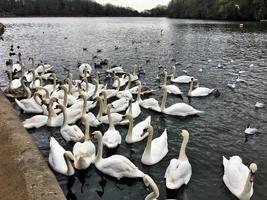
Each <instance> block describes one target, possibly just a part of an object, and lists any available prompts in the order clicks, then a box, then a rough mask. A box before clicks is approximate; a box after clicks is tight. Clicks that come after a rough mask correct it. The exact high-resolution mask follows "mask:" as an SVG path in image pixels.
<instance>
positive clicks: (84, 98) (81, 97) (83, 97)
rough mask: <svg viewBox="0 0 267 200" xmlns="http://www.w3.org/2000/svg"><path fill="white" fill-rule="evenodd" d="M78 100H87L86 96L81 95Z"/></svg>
mask: <svg viewBox="0 0 267 200" xmlns="http://www.w3.org/2000/svg"><path fill="white" fill-rule="evenodd" d="M78 99H83V100H85V101H86V100H87V99H86V96H85V95H83V94H80V95H79V96H78Z"/></svg>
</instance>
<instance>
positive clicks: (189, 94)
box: [188, 81, 193, 96]
mask: <svg viewBox="0 0 267 200" xmlns="http://www.w3.org/2000/svg"><path fill="white" fill-rule="evenodd" d="M192 90H193V81H191V82H190V87H189V91H188V96H191V93H192Z"/></svg>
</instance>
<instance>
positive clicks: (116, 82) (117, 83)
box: [112, 74, 128, 88]
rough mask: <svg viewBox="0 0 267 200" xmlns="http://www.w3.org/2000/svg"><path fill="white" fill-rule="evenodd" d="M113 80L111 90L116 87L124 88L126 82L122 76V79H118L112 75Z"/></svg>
mask: <svg viewBox="0 0 267 200" xmlns="http://www.w3.org/2000/svg"><path fill="white" fill-rule="evenodd" d="M115 78H116V79H115ZM113 80H114V81H113V83H112V87H113V88H117V87H118V86H120V87H122V86H125V85H126V83H127V82H128V80H126V79H125V78H124V75H122V77H121V78H119V77H118V76H116V75H115V74H113Z"/></svg>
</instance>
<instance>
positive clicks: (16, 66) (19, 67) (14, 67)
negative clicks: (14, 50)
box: [12, 61, 22, 73]
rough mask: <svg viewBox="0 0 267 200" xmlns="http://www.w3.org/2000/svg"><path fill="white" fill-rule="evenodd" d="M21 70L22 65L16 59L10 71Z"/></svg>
mask: <svg viewBox="0 0 267 200" xmlns="http://www.w3.org/2000/svg"><path fill="white" fill-rule="evenodd" d="M21 70H22V65H21V63H20V61H18V62H17V63H15V64H13V65H12V72H13V73H16V72H20V71H21Z"/></svg>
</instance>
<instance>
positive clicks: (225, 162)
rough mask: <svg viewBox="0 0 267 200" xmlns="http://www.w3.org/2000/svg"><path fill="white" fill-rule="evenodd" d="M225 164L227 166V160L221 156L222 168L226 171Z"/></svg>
mask: <svg viewBox="0 0 267 200" xmlns="http://www.w3.org/2000/svg"><path fill="white" fill-rule="evenodd" d="M227 164H228V160H227V158H225V157H224V156H223V167H224V170H225V169H226V166H227Z"/></svg>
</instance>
